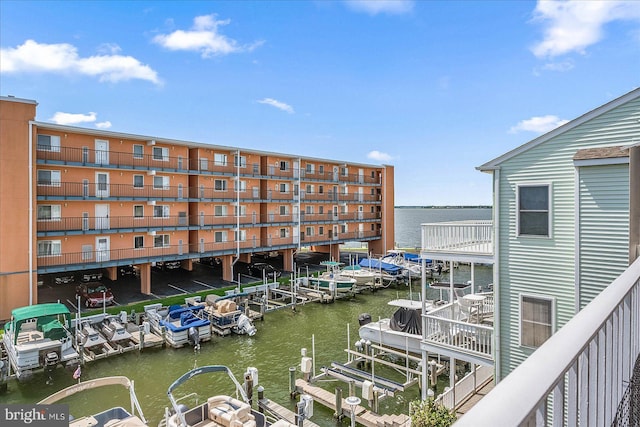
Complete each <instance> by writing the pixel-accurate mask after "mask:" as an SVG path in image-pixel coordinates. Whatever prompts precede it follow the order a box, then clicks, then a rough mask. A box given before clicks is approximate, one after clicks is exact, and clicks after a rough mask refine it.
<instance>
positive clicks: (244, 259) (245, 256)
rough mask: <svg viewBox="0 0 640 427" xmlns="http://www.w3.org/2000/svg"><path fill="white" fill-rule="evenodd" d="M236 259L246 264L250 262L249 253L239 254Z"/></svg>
mask: <svg viewBox="0 0 640 427" xmlns="http://www.w3.org/2000/svg"><path fill="white" fill-rule="evenodd" d="M238 261H242V262H246V263H247V264H249V263H250V262H251V254H250V253H246V254H240V258H238Z"/></svg>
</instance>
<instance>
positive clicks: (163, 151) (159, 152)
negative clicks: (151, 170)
mask: <svg viewBox="0 0 640 427" xmlns="http://www.w3.org/2000/svg"><path fill="white" fill-rule="evenodd" d="M151 157H152V158H153V160H156V161H159V162H168V161H169V149H168V148H167V147H153V149H152V155H151Z"/></svg>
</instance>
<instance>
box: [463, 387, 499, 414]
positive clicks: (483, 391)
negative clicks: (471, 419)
mask: <svg viewBox="0 0 640 427" xmlns="http://www.w3.org/2000/svg"><path fill="white" fill-rule="evenodd" d="M493 387H494V384H493V381H489V382H487V383H486V384H485V385H483V386H482V387H480V388H479V389H478V391H477V392H476V393H474V394H472V395H471V396H470V397H469V398H468V399H467V400H466V401H465V402H463V403H462V404H461V405H460V406H459V407H458V409H456V416H457V417H458V419H460V417H462V416H463V415H464V414H466V413H467V412H469V410H470V409H471V408H473V406H474V405H475V404H476V403H478V402H479V401H480V399H482V398H483V397H484V396H486V395H487V393H489V392H490V391H491V390H493Z"/></svg>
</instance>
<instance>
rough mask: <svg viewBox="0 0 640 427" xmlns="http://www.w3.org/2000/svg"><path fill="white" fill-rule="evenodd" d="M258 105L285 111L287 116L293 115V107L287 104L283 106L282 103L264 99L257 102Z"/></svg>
mask: <svg viewBox="0 0 640 427" xmlns="http://www.w3.org/2000/svg"><path fill="white" fill-rule="evenodd" d="M258 103H259V104H267V105H271V106H272V107H275V108H277V109H279V110H282V111H286V112H287V113H289V114H293V113H294V111H293V107H292V106H291V105H289V104H285V103H284V102H280V101H278V100H276V99H273V98H264V99H261V100H259V101H258Z"/></svg>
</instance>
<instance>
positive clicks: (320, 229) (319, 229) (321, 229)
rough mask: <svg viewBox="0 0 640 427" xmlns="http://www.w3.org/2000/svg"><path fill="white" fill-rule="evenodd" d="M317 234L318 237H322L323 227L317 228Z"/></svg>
mask: <svg viewBox="0 0 640 427" xmlns="http://www.w3.org/2000/svg"><path fill="white" fill-rule="evenodd" d="M318 234H319V235H320V236H323V235H324V227H323V226H320V227H318Z"/></svg>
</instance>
